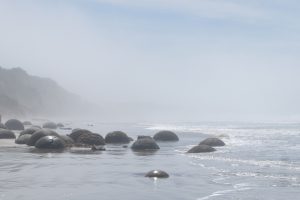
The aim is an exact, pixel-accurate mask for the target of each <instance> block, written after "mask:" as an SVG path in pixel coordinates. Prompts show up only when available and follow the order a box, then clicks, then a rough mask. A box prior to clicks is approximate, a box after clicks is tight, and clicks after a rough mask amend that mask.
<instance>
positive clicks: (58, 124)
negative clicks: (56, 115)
mask: <svg viewBox="0 0 300 200" xmlns="http://www.w3.org/2000/svg"><path fill="white" fill-rule="evenodd" d="M56 126H57V127H58V128H63V127H65V126H64V124H63V123H57V124H56Z"/></svg>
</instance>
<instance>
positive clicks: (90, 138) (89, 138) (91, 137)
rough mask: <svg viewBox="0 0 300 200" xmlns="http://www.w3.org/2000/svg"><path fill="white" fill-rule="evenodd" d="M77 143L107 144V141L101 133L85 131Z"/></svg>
mask: <svg viewBox="0 0 300 200" xmlns="http://www.w3.org/2000/svg"><path fill="white" fill-rule="evenodd" d="M76 144H83V145H105V141H104V138H103V137H102V136H101V135H99V134H96V133H83V134H81V135H80V136H79V137H78V138H77V140H76Z"/></svg>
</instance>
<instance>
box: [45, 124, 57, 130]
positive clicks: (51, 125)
mask: <svg viewBox="0 0 300 200" xmlns="http://www.w3.org/2000/svg"><path fill="white" fill-rule="evenodd" d="M43 128H48V129H57V125H56V124H55V123H54V122H46V123H44V124H43Z"/></svg>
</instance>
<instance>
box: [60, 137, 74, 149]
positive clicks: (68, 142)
mask: <svg viewBox="0 0 300 200" xmlns="http://www.w3.org/2000/svg"><path fill="white" fill-rule="evenodd" d="M59 137H60V138H61V139H62V140H63V141H64V142H65V143H66V146H68V147H71V146H73V145H74V144H75V142H74V140H73V139H72V138H71V137H70V136H67V135H59Z"/></svg>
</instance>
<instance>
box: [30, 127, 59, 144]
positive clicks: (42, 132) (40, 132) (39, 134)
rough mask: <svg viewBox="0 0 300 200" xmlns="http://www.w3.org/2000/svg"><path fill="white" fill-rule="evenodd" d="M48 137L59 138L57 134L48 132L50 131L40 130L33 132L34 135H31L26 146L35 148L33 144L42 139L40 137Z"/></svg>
mask: <svg viewBox="0 0 300 200" xmlns="http://www.w3.org/2000/svg"><path fill="white" fill-rule="evenodd" d="M48 135H50V136H57V137H59V136H58V134H57V133H56V132H55V131H52V130H50V129H40V130H38V131H36V132H34V133H33V134H32V135H31V137H30V139H29V141H28V143H27V145H28V146H35V143H36V142H37V141H38V140H39V139H40V138H42V137H44V136H48Z"/></svg>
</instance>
